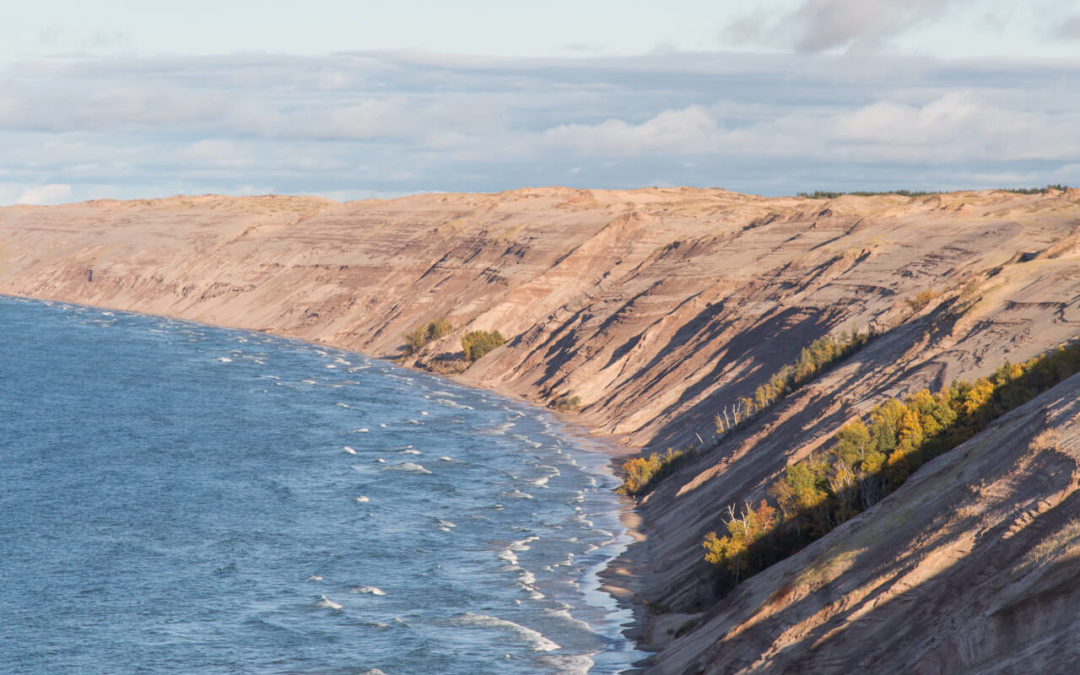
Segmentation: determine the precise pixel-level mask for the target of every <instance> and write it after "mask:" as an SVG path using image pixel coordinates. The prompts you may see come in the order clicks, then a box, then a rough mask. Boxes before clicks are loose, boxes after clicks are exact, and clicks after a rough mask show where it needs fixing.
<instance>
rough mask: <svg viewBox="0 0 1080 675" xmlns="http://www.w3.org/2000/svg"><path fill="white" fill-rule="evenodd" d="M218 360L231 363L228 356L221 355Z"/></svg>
mask: <svg viewBox="0 0 1080 675" xmlns="http://www.w3.org/2000/svg"><path fill="white" fill-rule="evenodd" d="M218 361H221V362H222V363H232V359H230V358H229V357H228V356H222V357H221V358H219V359H218Z"/></svg>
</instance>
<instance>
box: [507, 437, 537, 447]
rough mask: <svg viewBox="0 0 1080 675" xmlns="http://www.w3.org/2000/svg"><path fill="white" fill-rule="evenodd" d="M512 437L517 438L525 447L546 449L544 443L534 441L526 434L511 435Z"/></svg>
mask: <svg viewBox="0 0 1080 675" xmlns="http://www.w3.org/2000/svg"><path fill="white" fill-rule="evenodd" d="M511 435H512V437H513V438H516V439H517V440H519V441H521V442H522V443H524V444H525V445H528V446H531V447H533V448H542V447H544V444H543V443H541V442H539V441H534V440H533V439H531V438H529V437H528V436H526V435H525V434H511Z"/></svg>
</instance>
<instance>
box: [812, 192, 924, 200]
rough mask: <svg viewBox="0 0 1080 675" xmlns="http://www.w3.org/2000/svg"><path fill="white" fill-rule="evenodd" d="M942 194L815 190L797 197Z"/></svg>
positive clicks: (919, 195)
mask: <svg viewBox="0 0 1080 675" xmlns="http://www.w3.org/2000/svg"><path fill="white" fill-rule="evenodd" d="M936 194H941V193H940V192H923V191H922V190H883V191H881V192H876V191H867V190H854V191H852V192H830V191H828V190H814V191H813V192H798V193H796V194H795V196H796V197H803V198H806V199H836V198H837V197H843V196H844V195H853V196H855V197H877V196H880V195H899V196H901V197H928V196H930V195H936Z"/></svg>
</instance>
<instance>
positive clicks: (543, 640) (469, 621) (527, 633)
mask: <svg viewBox="0 0 1080 675" xmlns="http://www.w3.org/2000/svg"><path fill="white" fill-rule="evenodd" d="M457 623H459V624H460V625H463V626H479V627H483V628H498V629H501V630H507V631H511V632H513V633H516V634H517V635H519V636H520V637H522V638H524V639H525V641H526V642H528V643H529V644H530V645H531V646H532V649H533V651H536V652H551V651H555V650H556V649H560V647H559V645H558V644H557V643H555V642H554V641H552V640H551V639H549V638H547V637H545V636H544V634H543V633H541V632H540V631H537V630H533V629H532V628H528V627H526V626H522V625H521V624H520V623H514V622H513V621H507V620H506V619H500V618H499V617H497V616H488V615H487V614H474V613H472V612H466V613H465V614H462V615H461V616H459V617H457Z"/></svg>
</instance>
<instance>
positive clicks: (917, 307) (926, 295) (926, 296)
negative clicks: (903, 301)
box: [907, 288, 936, 314]
mask: <svg viewBox="0 0 1080 675" xmlns="http://www.w3.org/2000/svg"><path fill="white" fill-rule="evenodd" d="M935 297H936V295H935V293H934V289H932V288H927V289H926V290H924V291H919V292H918V293H916V294H915V297H913V298H908V300H907V305H908V307H909V308H910V309H911V313H912V314H917V313H918V312H919V311H921V310H922V309H923V308H924V307H926V306H927V305H929V304H930V301H931V300H933V299H934V298H935Z"/></svg>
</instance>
